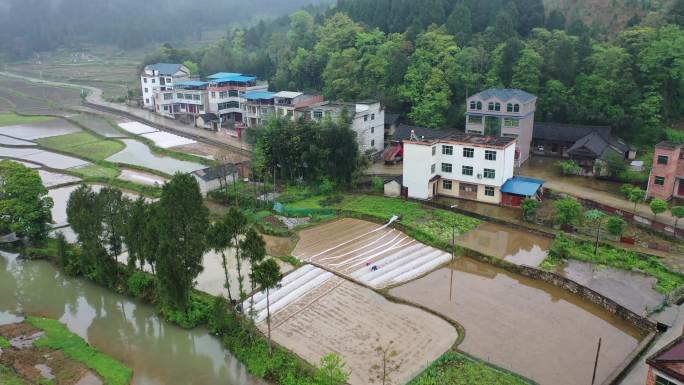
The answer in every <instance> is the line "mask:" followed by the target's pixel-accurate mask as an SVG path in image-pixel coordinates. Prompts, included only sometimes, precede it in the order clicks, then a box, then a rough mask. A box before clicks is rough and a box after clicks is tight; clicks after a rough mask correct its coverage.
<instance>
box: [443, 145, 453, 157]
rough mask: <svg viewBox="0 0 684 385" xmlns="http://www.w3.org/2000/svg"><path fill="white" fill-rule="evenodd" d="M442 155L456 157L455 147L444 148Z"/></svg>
mask: <svg viewBox="0 0 684 385" xmlns="http://www.w3.org/2000/svg"><path fill="white" fill-rule="evenodd" d="M442 155H454V146H442Z"/></svg>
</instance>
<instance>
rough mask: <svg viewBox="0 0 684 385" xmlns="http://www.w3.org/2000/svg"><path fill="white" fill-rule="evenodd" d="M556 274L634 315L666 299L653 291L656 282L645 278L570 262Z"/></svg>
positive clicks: (632, 273) (652, 307) (654, 306)
mask: <svg viewBox="0 0 684 385" xmlns="http://www.w3.org/2000/svg"><path fill="white" fill-rule="evenodd" d="M558 273H560V274H561V275H563V276H564V277H568V278H570V279H572V280H573V281H575V282H578V283H580V284H582V285H584V286H586V287H588V288H590V289H593V290H595V291H597V292H599V293H601V294H603V295H605V296H606V297H608V298H612V299H614V300H615V301H616V302H617V303H619V304H620V305H622V306H624V307H626V308H628V309H629V310H631V311H633V312H635V313H637V314H642V315H644V314H646V311H647V310H650V309H654V308H657V307H658V306H659V305H660V304H661V303H662V301H663V300H664V299H665V295H663V294H660V293H658V292H657V291H655V290H654V289H653V287H654V286H655V284H656V279H655V278H654V277H651V276H648V275H646V274H641V273H637V272H632V271H626V270H620V269H614V268H612V267H608V266H597V265H594V264H591V263H586V262H580V261H573V260H570V261H568V262H567V263H566V264H564V265H563V266H561V267H560V268H559V271H558Z"/></svg>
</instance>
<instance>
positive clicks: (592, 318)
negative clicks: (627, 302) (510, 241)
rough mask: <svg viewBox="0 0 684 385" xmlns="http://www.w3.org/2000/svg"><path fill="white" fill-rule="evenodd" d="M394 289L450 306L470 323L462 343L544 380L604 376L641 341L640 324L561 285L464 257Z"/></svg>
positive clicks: (573, 384) (565, 382)
mask: <svg viewBox="0 0 684 385" xmlns="http://www.w3.org/2000/svg"><path fill="white" fill-rule="evenodd" d="M390 294H391V295H393V296H396V297H399V298H402V299H404V300H407V301H410V302H412V303H416V304H420V305H422V306H426V307H428V308H430V309H432V310H434V311H436V312H439V313H440V314H444V315H445V316H448V317H450V318H452V319H454V320H456V321H458V322H459V323H460V324H462V325H463V326H464V327H465V332H466V335H465V340H464V342H463V343H462V344H461V345H459V349H462V350H464V351H465V352H467V353H470V354H473V355H475V356H477V357H479V358H482V359H485V360H488V361H490V362H492V363H494V364H496V365H499V366H501V367H504V368H506V369H509V370H512V371H514V372H516V373H519V374H521V375H523V376H526V377H528V378H531V379H533V380H535V381H537V382H538V383H540V384H541V385H547V384H548V385H577V384H589V383H591V376H592V369H593V360H594V356H595V354H596V344H597V342H598V339H599V338H602V347H601V356H600V358H599V364H598V369H597V383H601V382H602V381H603V380H604V379H605V378H606V377H607V376H608V375H609V374H610V373H611V372H612V371H613V370H614V369H615V368H616V367H617V366H618V365H619V364H620V363H622V361H623V360H624V359H625V358H626V357H627V355H628V354H629V353H630V352H631V351H632V350H633V349H634V348H635V347H636V346H637V344H638V342H639V340H640V338H641V337H642V336H641V335H640V333H639V332H638V330H636V328H634V327H633V326H631V325H630V324H628V323H626V322H625V321H623V320H622V319H620V318H618V317H617V316H614V315H612V314H610V313H608V312H607V311H605V310H604V309H602V308H600V307H598V306H596V305H594V304H592V303H590V302H588V301H585V300H583V299H581V298H580V297H578V296H575V295H573V294H571V293H568V292H566V291H564V290H562V289H560V288H558V287H556V286H553V285H550V284H546V283H544V282H540V281H536V280H532V279H529V278H525V277H522V276H518V275H513V274H511V273H508V272H506V271H504V270H502V269H498V268H495V267H493V266H491V265H486V264H483V263H479V262H476V261H474V260H471V259H468V258H459V259H458V260H457V261H456V262H455V263H454V264H452V265H451V266H449V267H445V268H441V269H439V270H436V271H434V272H432V273H430V274H429V275H427V276H425V277H423V278H420V279H418V280H415V281H413V282H410V283H408V284H405V285H402V286H400V287H396V288H393V289H392V290H391V291H390Z"/></svg>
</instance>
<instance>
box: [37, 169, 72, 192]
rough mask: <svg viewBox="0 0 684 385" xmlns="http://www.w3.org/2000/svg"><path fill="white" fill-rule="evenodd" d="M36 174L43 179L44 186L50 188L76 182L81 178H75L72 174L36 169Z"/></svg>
mask: <svg viewBox="0 0 684 385" xmlns="http://www.w3.org/2000/svg"><path fill="white" fill-rule="evenodd" d="M38 175H40V179H41V180H42V181H43V185H44V186H45V187H46V188H52V187H55V186H59V185H64V184H68V183H77V182H79V181H80V180H81V178H77V177H75V176H72V175H67V174H58V173H56V172H50V171H46V170H38Z"/></svg>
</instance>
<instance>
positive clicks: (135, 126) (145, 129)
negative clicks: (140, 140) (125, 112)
mask: <svg viewBox="0 0 684 385" xmlns="http://www.w3.org/2000/svg"><path fill="white" fill-rule="evenodd" d="M119 127H121V128H123V129H124V130H125V131H128V132H130V133H131V134H135V135H142V134H149V133H151V132H159V130H157V129H156V128H152V127H150V126H148V125H146V124H142V123H139V122H126V123H119Z"/></svg>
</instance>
